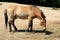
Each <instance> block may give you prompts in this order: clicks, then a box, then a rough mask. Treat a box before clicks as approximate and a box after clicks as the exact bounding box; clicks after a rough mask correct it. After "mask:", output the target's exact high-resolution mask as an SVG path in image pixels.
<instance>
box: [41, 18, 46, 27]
mask: <svg viewBox="0 0 60 40" xmlns="http://www.w3.org/2000/svg"><path fill="white" fill-rule="evenodd" d="M40 25H41V26H43V27H46V19H42V20H41V23H40Z"/></svg>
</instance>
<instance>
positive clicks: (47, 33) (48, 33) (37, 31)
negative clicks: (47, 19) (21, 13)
mask: <svg viewBox="0 0 60 40" xmlns="http://www.w3.org/2000/svg"><path fill="white" fill-rule="evenodd" d="M13 32H31V31H26V30H24V29H22V30H17V31H13ZM32 32H34V33H45V34H46V35H50V34H52V33H53V32H50V31H47V30H46V31H43V30H33V31H32Z"/></svg>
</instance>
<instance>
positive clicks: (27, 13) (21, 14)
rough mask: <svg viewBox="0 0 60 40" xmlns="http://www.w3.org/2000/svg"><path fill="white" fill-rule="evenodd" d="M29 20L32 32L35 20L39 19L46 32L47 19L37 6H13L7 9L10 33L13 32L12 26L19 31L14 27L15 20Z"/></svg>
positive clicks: (6, 19) (29, 27)
mask: <svg viewBox="0 0 60 40" xmlns="http://www.w3.org/2000/svg"><path fill="white" fill-rule="evenodd" d="M17 18H20V19H28V22H29V23H28V30H29V29H30V31H32V26H33V19H34V18H38V19H39V20H40V21H41V22H40V25H41V26H42V28H43V30H44V31H45V30H46V17H45V15H44V14H43V12H42V11H41V10H40V9H39V8H37V7H36V6H18V5H11V6H8V7H7V8H6V9H5V24H6V28H7V22H8V23H9V28H10V30H9V31H12V29H11V25H13V27H14V29H15V30H16V31H17V28H16V26H15V25H14V21H15V19H17Z"/></svg>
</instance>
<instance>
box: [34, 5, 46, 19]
mask: <svg viewBox="0 0 60 40" xmlns="http://www.w3.org/2000/svg"><path fill="white" fill-rule="evenodd" d="M34 7H35V8H37V9H38V10H40V9H39V8H38V7H37V6H36V5H34ZM40 11H41V15H42V17H43V18H44V19H45V18H46V16H45V15H44V13H43V11H42V10H40Z"/></svg>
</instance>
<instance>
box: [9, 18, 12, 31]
mask: <svg viewBox="0 0 60 40" xmlns="http://www.w3.org/2000/svg"><path fill="white" fill-rule="evenodd" d="M11 24H12V20H11V19H10V20H9V28H10V29H9V31H10V32H11V31H12V28H11Z"/></svg>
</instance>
